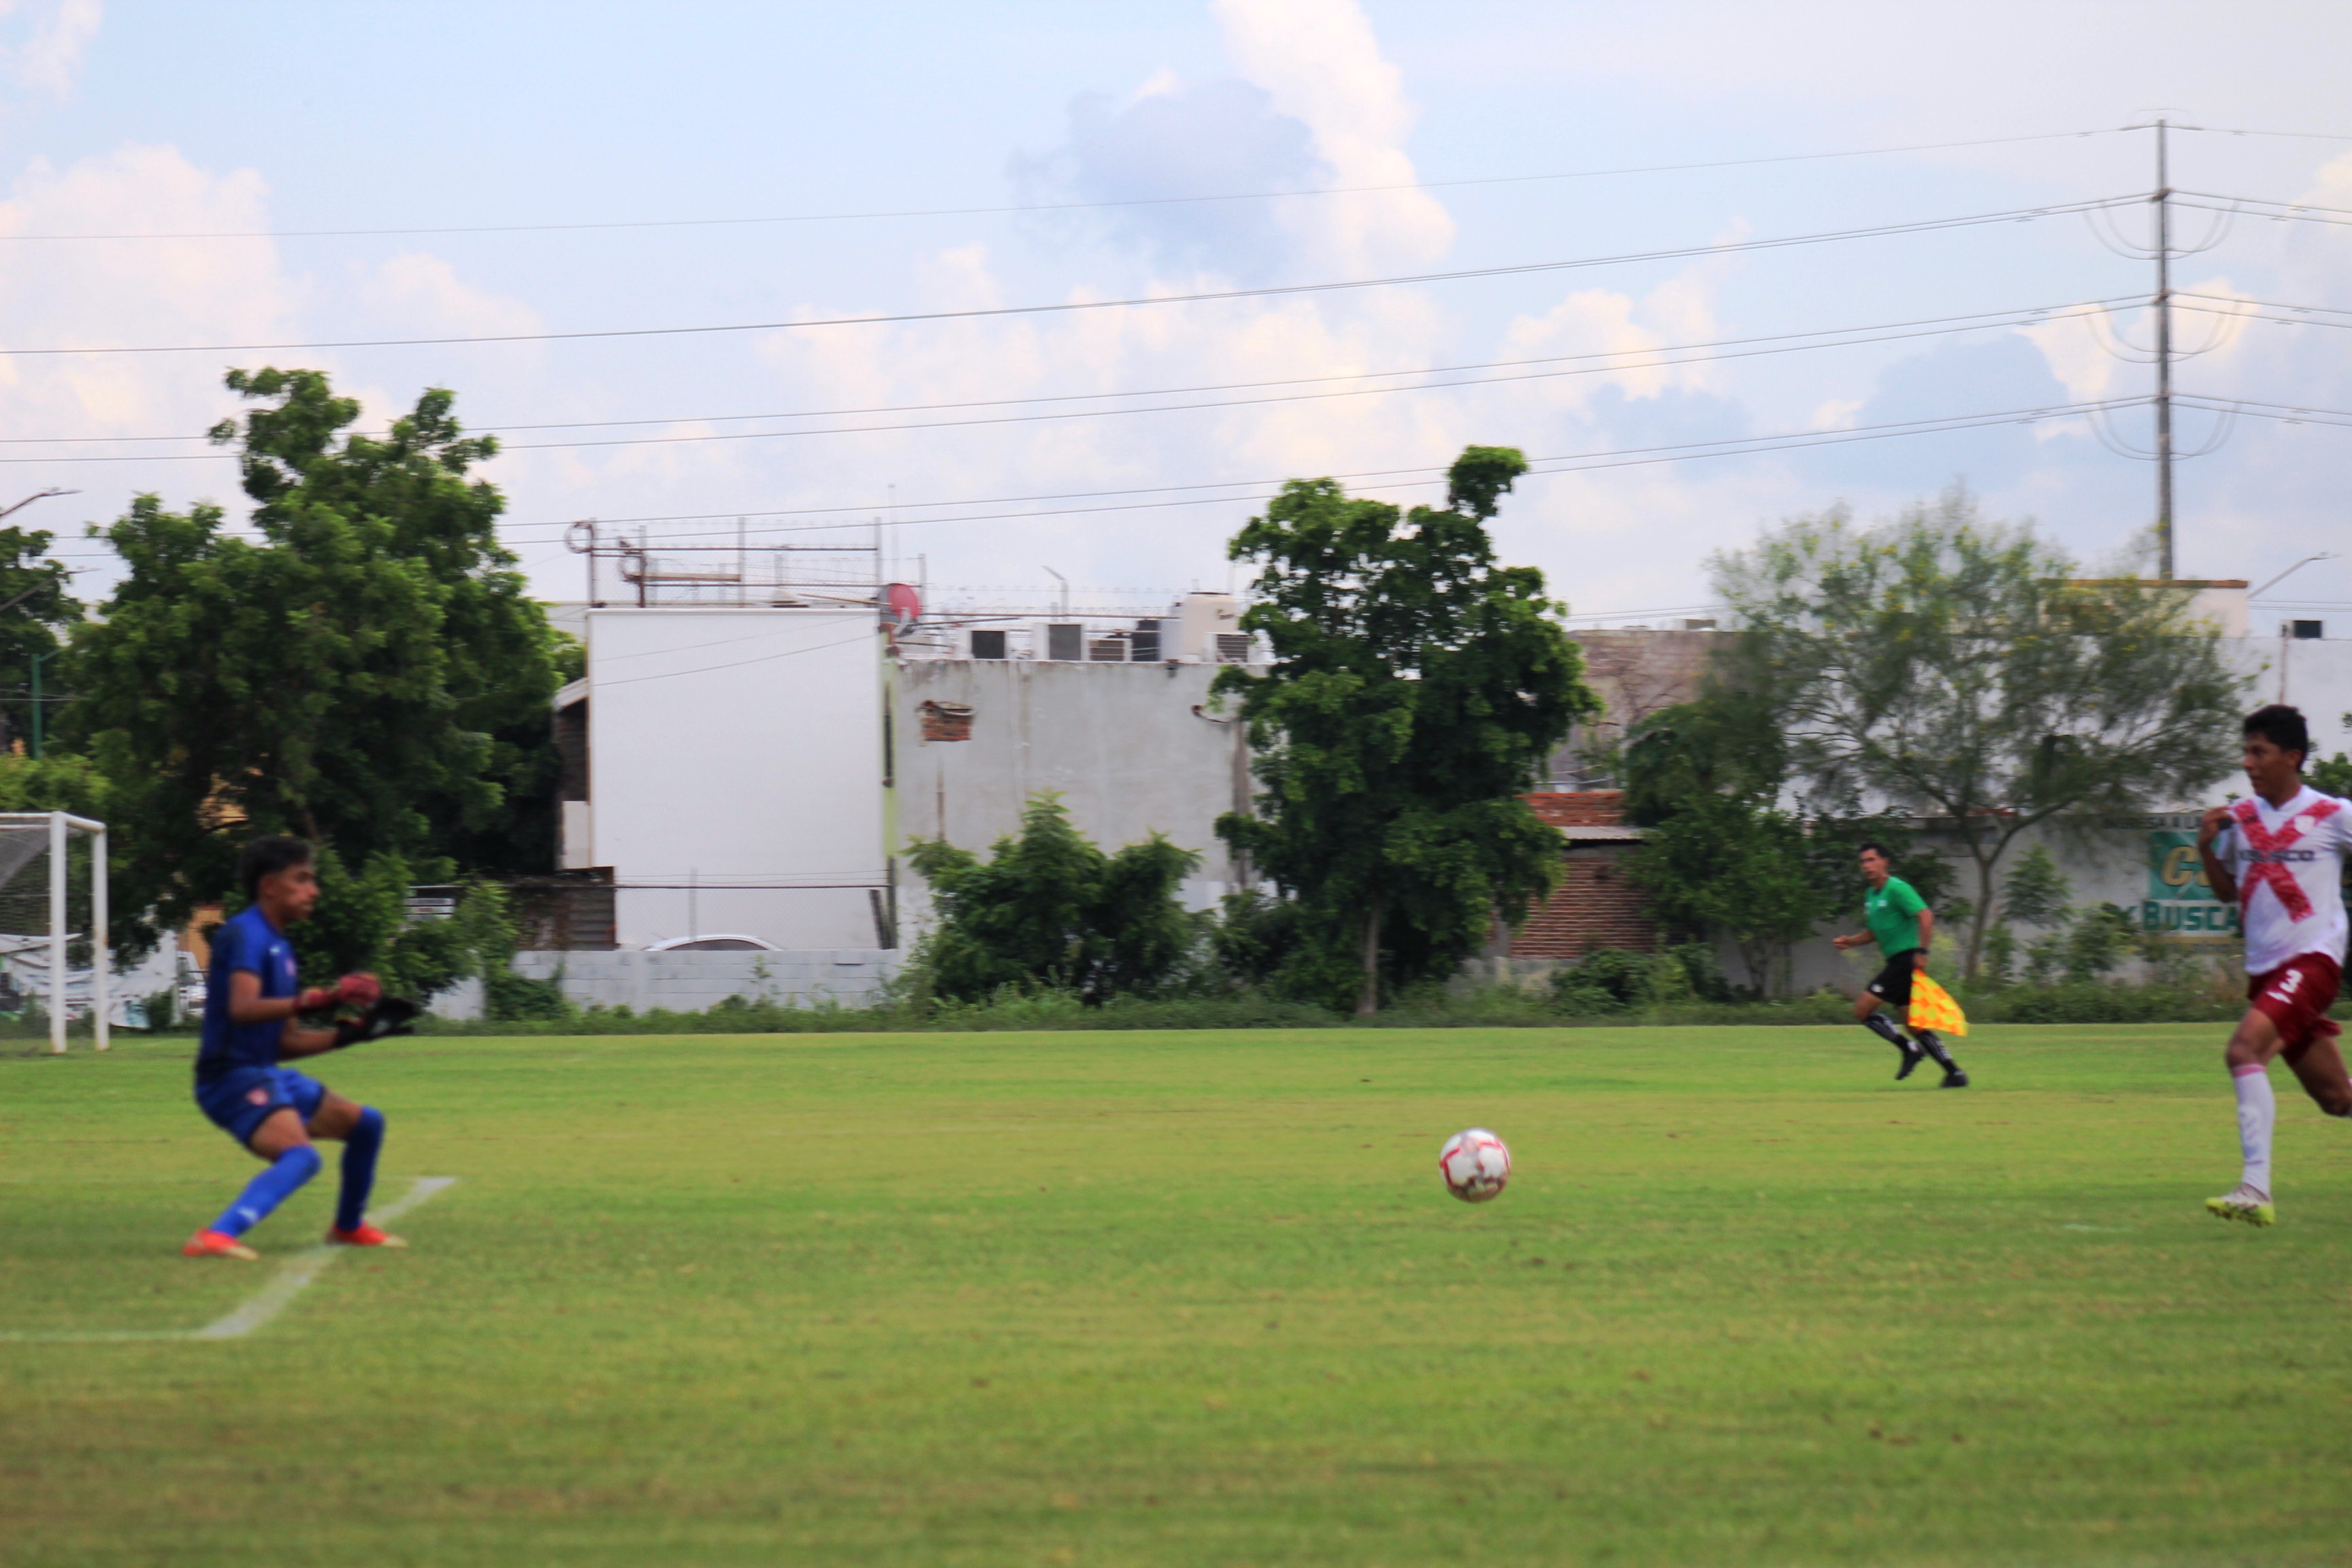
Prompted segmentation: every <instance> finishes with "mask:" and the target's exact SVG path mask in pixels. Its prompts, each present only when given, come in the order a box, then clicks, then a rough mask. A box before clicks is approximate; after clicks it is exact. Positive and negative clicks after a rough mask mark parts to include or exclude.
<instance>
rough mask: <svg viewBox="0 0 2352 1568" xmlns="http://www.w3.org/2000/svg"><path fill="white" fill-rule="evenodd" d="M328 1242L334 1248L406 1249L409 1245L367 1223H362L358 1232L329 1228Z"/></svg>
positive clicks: (334, 1227)
mask: <svg viewBox="0 0 2352 1568" xmlns="http://www.w3.org/2000/svg"><path fill="white" fill-rule="evenodd" d="M327 1242H328V1244H329V1245H330V1246H332V1247H406V1246H407V1245H408V1243H406V1242H404V1241H403V1240H401V1239H400V1237H396V1236H394V1235H393V1234H392V1233H391V1232H389V1231H383V1230H378V1229H376V1227H375V1226H372V1225H369V1224H366V1223H365V1222H362V1224H361V1225H360V1226H359V1228H358V1229H356V1230H342V1229H340V1228H338V1227H336V1226H328V1227H327Z"/></svg>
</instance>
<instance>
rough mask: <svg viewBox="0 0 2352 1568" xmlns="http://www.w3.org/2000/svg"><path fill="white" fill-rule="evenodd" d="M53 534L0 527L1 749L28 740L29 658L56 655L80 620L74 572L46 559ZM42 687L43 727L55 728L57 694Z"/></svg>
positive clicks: (52, 686) (51, 683)
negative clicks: (45, 707)
mask: <svg viewBox="0 0 2352 1568" xmlns="http://www.w3.org/2000/svg"><path fill="white" fill-rule="evenodd" d="M54 538H55V535H53V534H49V533H47V532H43V531H39V530H37V529H23V528H16V527H13V526H12V527H5V528H0V752H5V751H8V750H11V749H12V748H13V747H14V745H15V743H16V742H20V741H22V742H26V744H27V745H28V746H29V745H30V744H31V738H32V736H33V735H34V734H35V733H36V730H35V726H34V724H33V684H34V683H33V660H34V659H35V658H47V657H48V656H51V655H54V654H55V653H56V652H57V651H58V648H60V647H63V646H64V642H63V640H62V639H63V637H65V635H66V634H68V633H69V632H70V631H71V630H72V628H73V627H74V626H76V625H77V624H79V622H80V620H81V618H82V607H81V605H79V604H78V603H77V602H76V601H75V599H74V597H73V592H72V590H73V577H72V575H71V574H69V573H68V572H67V570H66V568H65V566H64V565H63V564H62V563H59V562H56V561H50V560H46V559H44V557H46V556H47V554H48V550H49V545H50V542H52V540H53V539H54ZM50 668H51V669H54V668H55V667H54V666H51V667H50ZM43 687H44V689H43V692H42V700H43V702H44V705H45V706H47V708H48V712H47V715H45V720H47V721H48V722H47V723H46V724H45V727H46V728H47V729H52V730H53V729H54V728H55V727H56V726H55V723H54V720H55V718H56V715H57V701H58V698H59V696H60V695H61V694H60V693H59V691H58V684H57V681H56V680H55V679H47V680H46V681H44V682H43Z"/></svg>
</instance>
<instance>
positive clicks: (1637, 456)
mask: <svg viewBox="0 0 2352 1568" xmlns="http://www.w3.org/2000/svg"><path fill="white" fill-rule="evenodd" d="M2146 402H2147V399H2146V398H2144V397H2118V398H2105V399H2096V400H2092V401H2088V402H2081V403H2063V404H2046V405H2038V406H2034V407H2029V408H2007V409H1999V410H1996V411H1993V412H1990V413H1984V414H1963V415H1950V416H1940V417H1937V418H1930V419H1906V420H1896V421H1892V422H1889V423H1886V424H1882V425H1866V426H1855V427H1853V428H1852V429H1847V430H1809V431H1788V432H1781V433H1778V434H1774V435H1769V436H1737V437H1718V438H1717V439H1715V440H1710V441H1684V442H1675V443H1672V444H1669V445H1664V446H1658V447H1613V448H1602V449H1599V450H1595V451H1590V452H1570V453H1563V454H1559V455H1556V456H1552V457H1545V458H1531V459H1530V460H1529V467H1528V477H1533V478H1542V477H1545V476H1547V475H1550V474H1556V473H1583V472H1588V471H1591V470H1593V469H1597V468H1637V467H1642V466H1645V465H1648V464H1654V463H1661V462H1687V461H1693V460H1696V459H1700V458H1727V457H1741V456H1746V455H1748V454H1749V453H1756V452H1772V451H1789V450H1795V449H1800V448H1802V447H1822V446H1842V445H1845V444H1847V443H1850V442H1855V441H1872V440H1888V439H1893V438H1895V437H1902V436H1932V435H1938V434H1943V433H1946V432H1950V431H1960V430H1972V429H1980V428H1983V427H1985V426H1995V425H2015V424H2034V423H2040V422H2042V421H2043V420H2049V419H2061V418H2075V417H2080V416H2084V415H2088V414H2094V413H2105V412H2110V411H2112V410H2115V409H2118V408H2128V407H2134V406H2137V405H2140V404H2143V403H2146ZM1546 465H1550V466H1546ZM1445 473H1446V468H1445V466H1444V465H1433V466H1429V467H1425V468H1375V469H1365V470H1360V471H1357V472H1354V473H1344V474H1322V475H1314V476H1292V477H1293V478H1307V477H1311V478H1317V479H1339V480H1355V479H1381V480H1386V481H1388V482H1387V483H1385V484H1383V485H1381V487H1380V488H1381V489H1431V488H1434V487H1436V486H1439V485H1443V484H1444V483H1445V482H1446V480H1445V479H1444V475H1445ZM1416 474H1428V475H1433V476H1436V477H1434V478H1431V479H1412V478H1406V477H1404V476H1410V475H1416ZM1287 482H1288V480H1287V479H1260V480H1245V479H1232V480H1224V481H1221V482H1220V483H1218V484H1217V485H1215V486H1213V487H1212V486H1169V487H1165V489H1211V488H1214V489H1239V490H1244V491H1251V490H1255V491H1256V492H1258V493H1257V494H1242V495H1220V496H1193V497H1187V498H1185V499H1182V500H1141V501H1128V502H1122V503H1119V504H1116V505H1103V506H1084V507H1055V508H1051V509H1046V510H1032V511H989V512H972V513H968V514H965V515H961V516H958V515H949V516H944V517H919V518H906V519H902V520H900V521H898V523H897V524H896V525H895V526H898V527H901V528H914V527H919V526H922V525H925V524H929V523H948V522H1008V521H1024V520H1028V519H1034V518H1048V517H1089V516H1097V515H1100V514H1103V513H1106V512H1121V511H1155V510H1165V509H1168V508H1171V507H1184V506H1218V505H1231V504H1233V503H1234V502H1247V503H1250V504H1253V505H1255V504H1256V503H1257V502H1258V500H1260V499H1261V497H1262V496H1263V494H1264V492H1265V491H1268V490H1272V489H1278V488H1279V487H1280V486H1282V485H1283V484H1286V483H1287ZM1095 493H1096V494H1097V495H1101V496H1113V495H1157V494H1162V493H1165V492H1164V490H1163V489H1136V490H1108V491H1098V492H1095ZM1037 499H1041V500H1051V499H1056V498H1051V497H1041V498H1037ZM1068 499H1081V497H1080V496H1077V495H1074V496H1072V497H1070V498H1068ZM929 504H930V505H932V506H947V505H951V504H954V503H950V502H944V501H935V502H931V503H929ZM969 504H971V505H986V504H990V503H987V502H971V503H969ZM806 510H816V509H814V508H812V509H806ZM843 510H870V509H843ZM718 515H723V516H730V517H731V516H735V515H738V514H735V513H724V514H718ZM740 515H742V516H746V517H748V516H751V515H752V514H751V513H748V512H746V513H742V514H740ZM771 515H778V514H771ZM783 515H791V514H783ZM627 521H664V520H659V519H652V520H627ZM684 521H697V520H693V519H688V520H684ZM526 526H529V525H526ZM537 526H549V525H545V524H541V525H537ZM563 526H567V527H568V526H569V525H568V524H566V525H563ZM856 526H861V525H858V524H851V523H819V524H812V525H804V526H793V525H785V526H780V527H775V528H769V529H762V530H759V531H757V532H759V533H760V534H762V535H772V534H778V533H799V532H814V531H838V530H841V529H845V528H849V527H856ZM685 537H689V538H690V537H694V536H692V535H688V536H685ZM673 542H675V536H674V539H673ZM661 543H662V542H661V541H659V540H655V541H650V542H647V544H646V549H647V550H648V551H649V552H652V551H657V550H658V549H659V548H660V545H661ZM754 548H756V546H755V547H754Z"/></svg>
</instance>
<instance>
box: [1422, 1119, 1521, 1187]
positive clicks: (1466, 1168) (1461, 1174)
mask: <svg viewBox="0 0 2352 1568" xmlns="http://www.w3.org/2000/svg"><path fill="white" fill-rule="evenodd" d="M1437 1170H1438V1173H1439V1174H1440V1175H1442V1176H1444V1178H1445V1190H1446V1191H1447V1192H1449V1193H1452V1194H1454V1196H1455V1197H1457V1198H1460V1199H1461V1200H1462V1201H1463V1202H1464V1203H1465V1204H1483V1203H1485V1202H1486V1200H1487V1199H1488V1198H1491V1197H1493V1196H1495V1195H1496V1194H1498V1193H1500V1192H1501V1191H1502V1190H1503V1188H1504V1185H1505V1184H1507V1183H1508V1182H1509V1181H1510V1179H1511V1152H1510V1151H1509V1150H1508V1149H1506V1148H1505V1147H1503V1141H1502V1140H1501V1139H1500V1138H1497V1137H1496V1136H1495V1135H1494V1134H1493V1133H1492V1132H1489V1131H1486V1129H1485V1128H1483V1127H1473V1128H1469V1129H1467V1130H1466V1131H1461V1132H1456V1133H1455V1134H1454V1136H1453V1137H1451V1138H1448V1139H1447V1140H1446V1141H1445V1147H1444V1148H1443V1149H1440V1150H1439V1151H1438V1152H1437Z"/></svg>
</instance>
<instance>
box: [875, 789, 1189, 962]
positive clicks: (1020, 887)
mask: <svg viewBox="0 0 2352 1568" xmlns="http://www.w3.org/2000/svg"><path fill="white" fill-rule="evenodd" d="M908 860H909V861H910V862H911V863H912V865H913V866H914V868H915V870H916V872H917V873H918V874H919V875H920V876H921V877H922V879H924V880H925V881H927V882H929V884H930V887H931V896H932V899H933V900H934V901H935V904H936V907H937V909H938V911H939V917H940V923H939V928H938V929H937V930H936V931H933V932H932V933H931V934H930V936H929V938H928V939H927V942H926V944H925V952H924V955H923V956H924V961H925V966H926V968H927V969H928V971H929V975H930V980H931V984H932V987H933V988H934V989H935V990H936V991H937V992H938V993H939V994H940V995H942V996H949V997H953V998H955V999H957V1000H959V1001H971V1002H977V1001H982V1000H984V999H986V998H987V997H989V996H991V995H993V994H995V993H996V992H997V991H999V990H1001V989H1003V988H1004V987H1006V986H1011V987H1013V988H1014V989H1016V990H1021V991H1027V990H1032V989H1035V988H1039V987H1051V988H1054V989H1057V990H1067V991H1075V992H1076V993H1077V994H1079V995H1080V996H1081V997H1083V998H1084V999H1085V1000H1087V1002H1090V1003H1096V1004H1099V1003H1103V1002H1108V1001H1109V1000H1110V999H1111V997H1113V996H1115V995H1118V994H1147V995H1148V994H1150V993H1151V992H1152V991H1154V990H1156V989H1158V988H1159V987H1160V986H1161V985H1163V984H1166V983H1167V982H1168V981H1170V980H1171V979H1172V978H1174V977H1175V975H1176V973H1177V972H1178V971H1179V970H1180V969H1181V967H1182V966H1183V964H1184V963H1185V961H1186V959H1187V958H1188V957H1189V956H1190V954H1191V952H1192V948H1193V946H1194V944H1195V942H1196V941H1197V940H1198V934H1199V933H1198V929H1197V922H1196V921H1194V920H1193V919H1192V916H1190V915H1188V914H1187V913H1186V912H1185V910H1184V907H1183V905H1182V904H1181V903H1180V902H1179V901H1178V899H1177V894H1178V891H1179V889H1181V887H1182V885H1183V881H1184V878H1185V876H1186V875H1187V874H1188V873H1190V872H1191V871H1192V868H1194V867H1195V866H1197V865H1199V864H1200V860H1201V858H1200V857H1199V856H1198V855H1196V854H1194V853H1193V852H1192V851H1191V850H1189V849H1180V848H1178V847H1176V846H1175V845H1173V844H1171V843H1170V842H1168V840H1167V839H1165V838H1162V837H1160V835H1158V834H1156V833H1155V834H1153V835H1152V836H1151V837H1150V838H1147V839H1145V840H1144V841H1143V842H1142V843H1140V844H1129V845H1128V846H1126V847H1124V848H1121V849H1118V850H1117V851H1115V852H1113V853H1110V854H1108V855H1107V854H1105V853H1104V852H1103V851H1102V850H1101V849H1099V848H1097V847H1096V846H1095V844H1094V843H1093V842H1092V841H1091V840H1090V839H1088V838H1087V836H1086V835H1085V834H1083V833H1080V832H1079V831H1078V830H1077V828H1076V826H1074V825H1073V824H1072V823H1071V821H1070V814H1069V810H1068V808H1067V807H1066V806H1065V805H1063V804H1062V802H1061V799H1060V797H1059V796H1056V795H1039V796H1037V797H1036V798H1034V800H1032V801H1030V803H1029V804H1028V805H1027V806H1026V807H1025V808H1024V810H1023V812H1022V814H1021V831H1020V832H1019V833H1018V834H1015V835H1013V836H1010V837H1004V838H1000V839H998V840H997V842H996V847H995V848H994V850H993V851H992V854H991V857H990V858H988V859H987V860H985V861H983V860H982V859H981V858H979V857H978V856H975V855H973V854H972V853H971V851H970V850H968V849H959V848H957V847H955V846H953V845H951V844H950V843H948V842H947V841H946V840H945V839H932V840H928V841H926V842H924V843H920V844H918V845H916V846H915V847H913V849H912V851H911V852H910V853H909V855H908Z"/></svg>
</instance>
